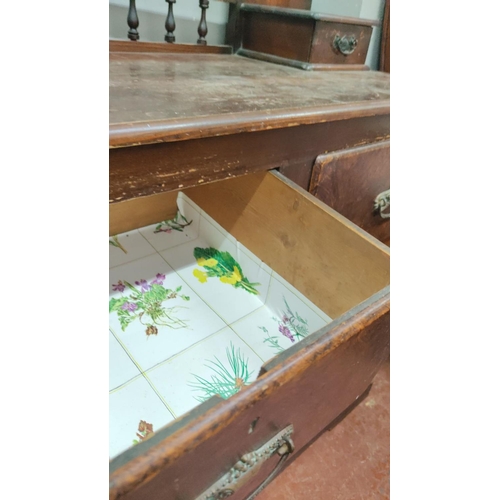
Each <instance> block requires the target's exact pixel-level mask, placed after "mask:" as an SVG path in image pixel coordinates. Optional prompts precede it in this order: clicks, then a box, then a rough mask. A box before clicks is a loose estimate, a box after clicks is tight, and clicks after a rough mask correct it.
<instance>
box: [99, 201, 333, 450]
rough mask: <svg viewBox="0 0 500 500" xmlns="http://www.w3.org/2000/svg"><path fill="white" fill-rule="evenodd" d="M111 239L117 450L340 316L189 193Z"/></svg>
mask: <svg viewBox="0 0 500 500" xmlns="http://www.w3.org/2000/svg"><path fill="white" fill-rule="evenodd" d="M177 206H178V212H177V215H176V216H175V217H174V218H173V219H171V220H164V221H160V222H158V223H157V224H153V225H151V226H147V227H143V228H140V229H137V230H134V231H130V232H127V233H123V234H119V235H115V236H112V237H110V238H109V251H110V257H109V261H110V272H109V278H110V280H109V320H110V321H109V356H110V359H109V406H110V416H109V418H110V422H109V425H110V444H109V446H110V448H109V454H110V458H114V457H115V456H117V455H118V454H120V453H121V452H123V451H125V450H126V449H127V448H129V447H130V446H133V445H134V444H136V443H138V442H141V441H143V440H146V439H148V437H150V436H151V435H152V434H153V433H154V432H155V431H157V430H158V429H160V428H161V427H163V426H164V425H166V424H168V423H169V422H171V421H172V420H174V419H176V418H177V417H180V416H181V415H183V414H184V413H186V412H187V411H189V410H191V409H192V408H194V407H195V406H197V405H198V404H200V403H201V402H203V401H206V400H207V399H209V398H210V397H211V396H213V395H219V396H221V397H223V398H229V397H231V396H232V395H233V394H235V393H237V392H238V391H239V390H240V389H241V388H242V387H244V386H246V385H248V384H251V383H252V382H253V381H254V380H255V379H256V378H257V375H258V373H259V369H260V367H261V365H262V364H263V363H264V362H266V361H268V360H269V359H271V358H272V357H273V356H274V355H276V354H278V353H279V352H281V351H283V350H285V349H287V348H288V347H290V346H292V345H293V344H295V343H296V342H300V340H301V339H303V338H305V337H307V336H308V335H309V334H311V333H313V332H315V331H316V330H318V329H319V328H322V327H323V326H325V325H326V324H327V323H329V322H331V318H329V317H328V316H327V315H326V314H325V313H324V312H323V311H321V310H320V309H318V308H317V307H316V306H315V305H314V304H313V303H312V302H311V301H310V300H308V299H307V298H306V297H305V296H304V295H302V294H301V293H300V292H298V291H297V290H296V289H295V288H294V287H293V286H292V285H290V284H289V283H288V282H287V281H286V280H284V279H283V278H282V277H281V276H279V275H278V274H277V273H275V272H274V271H273V270H272V269H271V268H270V267H269V266H267V265H266V264H265V263H264V262H262V261H261V260H260V259H259V258H258V257H257V256H256V255H255V254H253V253H252V252H250V251H249V250H248V249H247V248H246V247H244V246H243V245H241V244H240V243H239V242H238V241H237V240H236V239H235V238H234V237H233V236H232V235H231V234H230V233H228V232H227V231H226V230H224V229H223V228H222V227H221V226H220V225H219V224H218V223H217V222H216V221H215V220H214V219H213V218H211V217H210V216H209V215H208V214H207V213H205V212H204V211H203V210H201V209H200V207H198V206H197V205H196V204H195V203H194V202H193V201H192V200H190V199H189V198H188V197H187V196H186V195H185V194H184V193H179V195H178V198H177Z"/></svg>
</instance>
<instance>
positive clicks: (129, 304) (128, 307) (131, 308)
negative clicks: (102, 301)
mask: <svg viewBox="0 0 500 500" xmlns="http://www.w3.org/2000/svg"><path fill="white" fill-rule="evenodd" d="M122 309H123V310H124V311H130V312H134V311H135V310H136V309H137V305H136V304H134V303H132V302H125V303H124V304H123V305H122Z"/></svg>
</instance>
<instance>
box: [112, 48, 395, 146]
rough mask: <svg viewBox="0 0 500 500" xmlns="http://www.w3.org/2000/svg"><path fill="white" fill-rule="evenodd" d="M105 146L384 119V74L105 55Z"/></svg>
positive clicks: (219, 58)
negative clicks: (107, 137)
mask: <svg viewBox="0 0 500 500" xmlns="http://www.w3.org/2000/svg"><path fill="white" fill-rule="evenodd" d="M109 72H110V73H109V75H110V76H109V87H110V88H109V104H110V147H123V146H130V145H139V144H151V143H157V142H171V141H179V140H186V139H193V138H199V137H208V136H217V135H227V134H234V133H239V132H248V131H257V130H268V129H273V128H284V127H290V126H297V125H303V124H310V123H321V122H327V121H335V120H339V119H345V118H351V117H358V116H373V115H378V114H388V113H389V75H388V74H385V73H380V72H373V71H317V72H309V71H304V70H298V69H294V68H290V67H286V66H280V65H277V64H271V63H266V62H261V61H255V60H251V59H247V58H244V57H240V56H234V55H220V54H161V53H125V52H113V53H110V62H109Z"/></svg>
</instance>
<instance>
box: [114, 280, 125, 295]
mask: <svg viewBox="0 0 500 500" xmlns="http://www.w3.org/2000/svg"><path fill="white" fill-rule="evenodd" d="M124 290H125V285H124V284H123V283H122V281H121V280H120V281H119V282H118V283H116V285H113V292H123V291H124Z"/></svg>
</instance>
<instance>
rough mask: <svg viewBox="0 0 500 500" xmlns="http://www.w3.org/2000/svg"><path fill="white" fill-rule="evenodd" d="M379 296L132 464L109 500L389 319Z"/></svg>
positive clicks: (386, 301) (386, 294) (113, 477)
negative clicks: (359, 335) (368, 328)
mask: <svg viewBox="0 0 500 500" xmlns="http://www.w3.org/2000/svg"><path fill="white" fill-rule="evenodd" d="M378 295H379V294H375V296H373V297H372V298H371V300H370V299H368V300H367V301H366V302H367V305H366V307H365V309H364V310H363V311H361V312H360V313H359V314H358V315H357V316H356V317H355V316H354V315H353V313H352V312H351V314H348V313H346V317H345V321H343V322H342V323H340V324H338V325H336V326H335V327H334V328H333V329H331V330H330V331H328V333H327V334H325V335H323V336H322V337H321V338H319V339H318V340H317V341H316V342H314V343H313V344H311V345H309V346H306V347H305V348H304V349H301V350H300V351H299V352H297V353H295V354H294V355H292V356H290V357H289V358H287V359H286V360H285V361H284V362H283V363H281V364H280V365H279V366H276V367H274V368H273V369H271V370H270V371H269V372H267V373H266V374H265V375H264V376H262V377H261V378H258V379H257V380H256V381H255V382H254V383H253V384H252V385H250V386H248V387H247V388H245V390H243V391H241V392H239V393H237V394H235V395H234V396H233V397H232V398H231V399H230V400H224V401H222V402H220V403H219V404H218V405H216V406H215V407H213V408H211V409H210V410H208V411H207V412H206V413H205V414H203V415H201V416H199V417H198V418H197V419H195V420H194V421H191V422H189V423H188V424H187V426H186V427H183V428H181V429H178V430H177V431H176V432H174V433H173V434H172V435H171V436H169V437H168V438H167V439H165V440H164V441H163V442H161V443H159V444H158V445H157V446H154V447H152V448H151V449H150V450H148V452H146V453H145V454H143V455H141V456H140V457H138V458H137V459H136V460H134V461H133V462H129V463H127V464H125V465H123V466H122V467H120V468H119V469H117V470H116V471H114V472H113V473H112V474H110V494H109V498H110V500H116V499H118V498H120V497H121V496H123V495H125V494H126V493H129V492H130V491H132V490H135V489H136V488H137V487H139V486H140V485H141V484H143V483H144V482H148V481H150V480H151V479H153V478H154V477H155V476H156V475H157V474H158V473H159V472H160V471H161V469H162V468H163V467H165V466H167V465H168V464H170V463H172V462H173V461H175V460H176V459H178V458H179V457H180V456H182V455H183V454H185V453H188V452H190V451H192V450H193V449H194V448H196V447H197V446H199V444H200V443H202V442H204V441H206V440H207V439H209V438H211V437H213V435H214V434H217V433H218V432H221V431H222V430H223V429H224V428H225V427H226V426H227V425H228V424H229V423H230V422H232V421H234V420H235V419H236V418H238V417H239V415H240V414H241V413H242V412H243V411H245V410H246V409H247V408H249V407H251V406H252V405H253V404H254V403H255V401H256V400H259V399H262V398H265V397H268V396H269V395H270V394H272V393H273V392H274V391H275V390H276V389H278V388H280V387H281V386H283V385H285V384H286V383H288V382H289V381H290V380H292V379H293V378H294V377H296V376H299V375H300V374H301V373H303V372H304V371H305V370H307V368H308V367H309V366H310V365H311V364H312V363H313V362H317V361H318V360H320V359H322V358H323V357H325V356H326V355H328V354H329V353H330V352H331V351H332V350H334V349H336V348H337V347H338V346H339V345H340V344H342V343H343V342H346V341H347V340H348V339H349V338H351V337H353V336H354V335H356V334H357V333H359V332H361V331H362V330H363V329H365V328H366V327H367V326H369V325H371V324H372V323H374V322H375V321H376V320H378V319H379V318H381V317H382V316H384V315H385V314H387V313H388V312H389V310H390V291H389V287H385V288H384V289H383V290H382V296H379V297H378V298H375V299H374V297H377V296H378Z"/></svg>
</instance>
